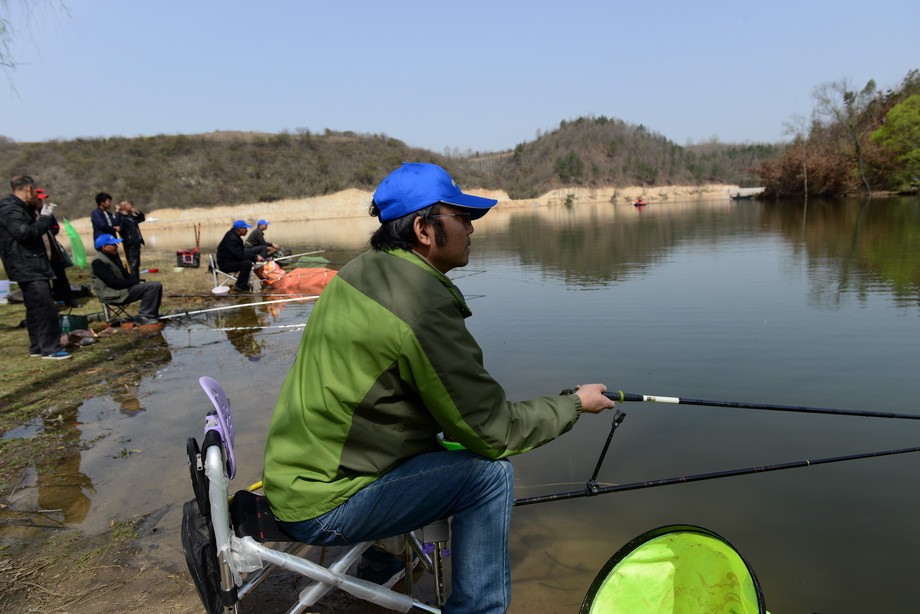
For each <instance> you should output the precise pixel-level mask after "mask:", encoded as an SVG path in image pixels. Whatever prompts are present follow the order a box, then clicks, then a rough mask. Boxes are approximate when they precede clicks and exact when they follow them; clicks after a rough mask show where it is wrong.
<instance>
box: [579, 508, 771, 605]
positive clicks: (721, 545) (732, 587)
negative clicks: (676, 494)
mask: <svg viewBox="0 0 920 614" xmlns="http://www.w3.org/2000/svg"><path fill="white" fill-rule="evenodd" d="M703 612H706V613H707V614H710V613H723V614H755V613H756V614H768V613H766V609H765V607H764V600H763V594H762V593H761V590H760V584H759V583H758V582H757V578H756V576H755V575H754V571H753V570H752V569H751V567H750V566H749V565H748V563H747V561H745V560H744V558H743V557H742V556H741V554H740V553H739V552H738V551H737V550H735V548H734V547H733V546H732V545H731V544H730V543H728V541H726V540H725V539H724V538H723V537H722V536H720V535H718V534H716V533H713V532H712V531H709V530H708V529H704V528H702V527H695V526H692V525H669V526H665V527H659V528H657V529H653V530H651V531H649V532H647V533H644V534H643V535H640V536H639V537H637V538H636V539H634V540H632V541H631V542H629V543H628V544H626V545H625V546H623V547H622V548H620V550H619V551H618V552H617V553H616V554H614V555H613V557H611V558H610V560H609V561H607V564H606V565H604V567H603V569H601V571H600V573H598V575H597V577H596V578H595V579H594V582H593V583H592V584H591V588H590V589H589V590H588V594H587V596H586V597H585V601H584V603H583V604H582V607H581V614H589V613H590V614H601V613H603V614H646V613H649V614H650V613H654V614H700V613H703Z"/></svg>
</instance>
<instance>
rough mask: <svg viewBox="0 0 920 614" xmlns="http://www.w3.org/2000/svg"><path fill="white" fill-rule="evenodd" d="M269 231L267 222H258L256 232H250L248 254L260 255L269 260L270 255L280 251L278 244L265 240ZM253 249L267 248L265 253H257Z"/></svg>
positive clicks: (247, 246)
mask: <svg viewBox="0 0 920 614" xmlns="http://www.w3.org/2000/svg"><path fill="white" fill-rule="evenodd" d="M267 229H268V222H266V221H265V220H259V221H258V222H256V228H255V230H253V231H252V232H250V233H249V236H248V237H246V251H247V252H249V253H258V254H259V255H260V256H262V257H263V258H268V257H269V256H270V255H272V254H274V253H275V252H277V251H278V244H277V243H270V242H268V241H266V240H265V234H264V233H265V231H266V230H267ZM253 248H256V249H257V250H261V249H262V248H265V251H264V252H261V251H259V252H257V251H255V250H254V249H253ZM277 255H279V256H280V255H281V254H277Z"/></svg>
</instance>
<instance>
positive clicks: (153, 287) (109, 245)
mask: <svg viewBox="0 0 920 614" xmlns="http://www.w3.org/2000/svg"><path fill="white" fill-rule="evenodd" d="M119 243H121V239H116V238H115V237H113V236H112V235H110V234H101V235H99V236H98V237H96V241H95V242H94V243H93V244H94V245H95V246H96V249H97V250H99V253H98V254H97V255H96V257H95V258H94V259H93V265H92V278H93V292H95V293H96V296H97V297H99V300H100V301H102V302H104V303H113V304H116V305H127V304H128V303H133V302H135V301H140V302H141V308H140V310H139V311H138V315H137V317H136V318H134V321H135V322H137V323H138V324H156V323H157V322H158V321H159V319H160V301H162V300H163V284H161V283H160V282H158V281H144V280H143V279H141V278H140V277H138V275H137V273H133V272H132V273H129V272H128V271H126V270H125V265H123V264H122V263H121V258H120V257H119V256H118V244H119Z"/></svg>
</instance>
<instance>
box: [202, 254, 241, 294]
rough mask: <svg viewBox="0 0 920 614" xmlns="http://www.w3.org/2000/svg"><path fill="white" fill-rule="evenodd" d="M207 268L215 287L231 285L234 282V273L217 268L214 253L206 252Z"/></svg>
mask: <svg viewBox="0 0 920 614" xmlns="http://www.w3.org/2000/svg"><path fill="white" fill-rule="evenodd" d="M208 270H209V271H211V275H212V276H213V277H214V287H215V288H216V287H218V286H232V285H234V284H236V276H235V275H231V274H230V273H224V272H223V271H221V270H220V269H219V268H217V260H216V259H215V258H214V254H208Z"/></svg>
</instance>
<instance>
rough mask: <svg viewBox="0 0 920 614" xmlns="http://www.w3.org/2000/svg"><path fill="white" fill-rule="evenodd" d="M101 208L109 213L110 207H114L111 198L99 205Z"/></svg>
mask: <svg viewBox="0 0 920 614" xmlns="http://www.w3.org/2000/svg"><path fill="white" fill-rule="evenodd" d="M99 206H100V207H101V208H102V210H103V211H108V210H109V207H111V206H112V199H111V198H110V199H108V200H104V201H102V202H101V203H99Z"/></svg>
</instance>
